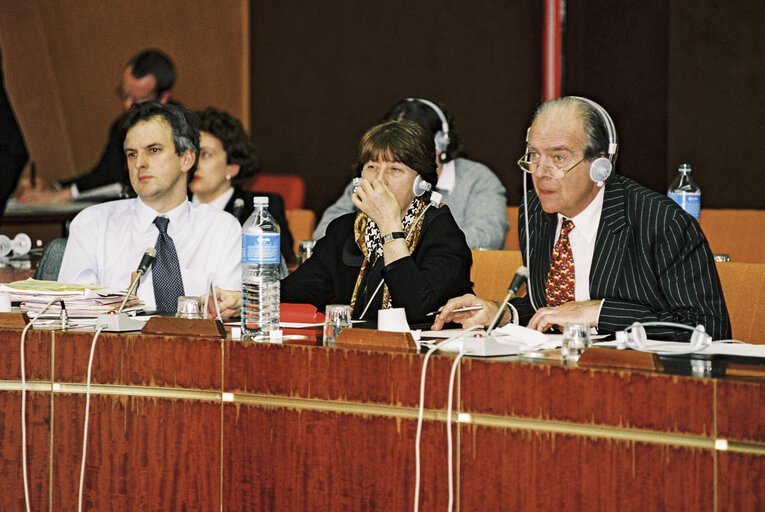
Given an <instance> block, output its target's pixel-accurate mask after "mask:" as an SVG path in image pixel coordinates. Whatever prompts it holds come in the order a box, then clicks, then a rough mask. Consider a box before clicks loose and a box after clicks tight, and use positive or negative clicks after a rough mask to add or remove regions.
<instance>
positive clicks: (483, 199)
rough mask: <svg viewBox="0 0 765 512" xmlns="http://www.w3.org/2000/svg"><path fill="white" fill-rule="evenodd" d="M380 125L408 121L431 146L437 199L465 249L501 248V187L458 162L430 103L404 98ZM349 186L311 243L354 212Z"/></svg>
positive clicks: (442, 113)
mask: <svg viewBox="0 0 765 512" xmlns="http://www.w3.org/2000/svg"><path fill="white" fill-rule="evenodd" d="M384 119H385V120H387V121H390V120H397V121H402V120H408V121H414V122H416V123H418V124H420V125H422V126H423V127H424V128H425V129H426V130H428V132H429V133H430V136H431V137H432V138H433V140H434V143H435V145H436V165H437V167H436V173H437V182H436V184H435V187H436V189H437V190H438V192H439V193H440V194H441V195H442V201H443V203H444V204H447V205H449V208H450V210H451V212H452V215H453V216H454V219H455V220H456V221H457V225H458V226H459V227H460V229H462V231H463V232H464V233H465V238H466V239H467V243H468V246H469V247H471V248H473V249H477V248H484V249H504V248H505V236H506V234H507V230H508V221H507V199H506V196H505V187H504V186H503V185H502V182H500V181H499V179H498V178H497V176H496V175H495V174H494V173H493V172H492V171H491V170H490V169H489V168H488V167H486V166H485V165H483V164H480V163H478V162H474V161H472V160H468V159H466V158H463V157H461V156H460V155H461V154H462V148H463V142H462V138H461V137H460V135H459V133H457V131H456V130H455V128H454V122H453V120H452V118H451V116H450V115H449V113H448V112H447V111H446V110H444V109H442V108H441V107H439V106H438V105H437V104H436V103H433V102H432V101H429V100H425V99H420V98H406V99H404V100H402V101H400V102H399V103H397V104H396V105H394V106H393V108H392V109H391V110H390V112H388V114H386V116H385V118H384ZM353 190H354V186H353V184H352V183H351V184H349V185H348V186H347V187H346V189H345V191H344V192H343V195H342V196H340V198H339V199H338V200H337V201H336V202H335V203H334V204H333V205H332V206H330V207H329V208H327V210H326V211H325V212H324V214H323V215H322V217H321V220H320V221H319V223H318V224H317V226H316V229H315V230H314V232H313V238H314V240H316V239H318V238H321V237H322V236H324V232H325V231H326V229H327V226H328V225H329V223H330V222H331V221H332V220H333V219H335V218H337V217H339V216H340V215H344V214H346V213H351V212H354V211H356V206H355V204H354V203H353V201H352V198H351V196H352V194H353Z"/></svg>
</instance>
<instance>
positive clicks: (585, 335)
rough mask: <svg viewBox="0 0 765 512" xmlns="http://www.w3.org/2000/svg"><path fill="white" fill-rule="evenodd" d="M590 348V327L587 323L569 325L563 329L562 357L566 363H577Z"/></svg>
mask: <svg viewBox="0 0 765 512" xmlns="http://www.w3.org/2000/svg"><path fill="white" fill-rule="evenodd" d="M589 346H590V326H589V325H588V324H586V323H569V324H566V325H565V326H564V327H563V340H562V341H561V347H560V355H561V359H562V360H563V362H564V363H576V362H577V361H578V360H579V356H581V355H582V352H584V349H586V348H587V347H589Z"/></svg>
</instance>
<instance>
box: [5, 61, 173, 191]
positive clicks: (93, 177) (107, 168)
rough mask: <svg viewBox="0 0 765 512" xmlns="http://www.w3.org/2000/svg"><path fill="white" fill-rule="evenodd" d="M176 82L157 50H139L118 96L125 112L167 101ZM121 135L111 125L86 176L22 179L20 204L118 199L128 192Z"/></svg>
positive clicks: (169, 63) (170, 66)
mask: <svg viewBox="0 0 765 512" xmlns="http://www.w3.org/2000/svg"><path fill="white" fill-rule="evenodd" d="M174 83H175V64H173V61H172V60H171V59H170V57H168V56H167V55H166V54H165V53H163V52H162V51H160V50H156V49H147V50H142V51H141V52H139V53H137V54H136V55H134V56H133V57H132V58H131V59H130V60H129V61H128V63H127V65H126V66H125V69H124V71H123V73H122V80H121V81H120V85H119V87H118V88H117V94H118V96H119V98H120V101H121V102H122V109H123V111H124V112H127V111H128V110H130V107H132V106H133V105H134V104H135V103H142V102H144V101H157V102H159V103H161V104H166V103H167V102H168V101H170V97H171V90H172V87H173V84H174ZM123 139H124V134H123V133H122V130H121V128H120V120H119V119H117V120H116V121H114V123H112V126H111V128H110V129H109V140H108V141H107V143H106V148H105V149H104V152H103V154H102V155H101V159H100V160H99V162H98V164H96V166H95V167H94V168H93V169H92V170H91V171H90V172H88V173H87V174H84V175H82V176H79V177H77V178H73V179H69V180H63V181H61V182H54V183H53V184H49V183H46V182H45V181H43V180H40V179H37V180H36V182H35V183H34V184H32V183H30V182H29V180H22V182H21V183H20V185H19V193H18V200H19V202H22V203H37V204H47V203H61V202H66V201H71V200H73V199H77V198H80V199H86V198H99V199H108V198H117V197H120V196H122V195H123V194H124V193H125V192H126V191H128V192H129V191H130V180H129V177H128V173H127V170H126V167H125V156H124V154H123V151H122V141H123Z"/></svg>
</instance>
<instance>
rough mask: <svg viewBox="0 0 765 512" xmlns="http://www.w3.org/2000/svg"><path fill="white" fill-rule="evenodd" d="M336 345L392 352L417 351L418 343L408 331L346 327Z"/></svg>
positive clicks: (339, 335)
mask: <svg viewBox="0 0 765 512" xmlns="http://www.w3.org/2000/svg"><path fill="white" fill-rule="evenodd" d="M335 346H336V347H341V348H355V349H368V350H387V351H390V352H416V351H417V344H416V343H415V342H414V338H412V334H411V333H408V332H387V331H376V330H374V329H354V328H352V327H346V328H345V329H343V330H342V331H340V334H338V336H337V338H335Z"/></svg>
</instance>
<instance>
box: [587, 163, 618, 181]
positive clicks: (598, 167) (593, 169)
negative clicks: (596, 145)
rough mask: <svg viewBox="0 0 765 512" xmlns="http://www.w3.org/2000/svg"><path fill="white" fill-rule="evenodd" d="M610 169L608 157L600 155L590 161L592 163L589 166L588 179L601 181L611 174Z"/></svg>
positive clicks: (611, 167)
mask: <svg viewBox="0 0 765 512" xmlns="http://www.w3.org/2000/svg"><path fill="white" fill-rule="evenodd" d="M612 169H613V166H612V165H611V162H610V161H609V160H608V158H604V157H600V158H598V159H596V160H595V161H594V162H592V165H591V166H590V179H591V180H592V181H595V182H599V183H602V182H604V181H606V180H607V179H608V177H609V176H611V170H612Z"/></svg>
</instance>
